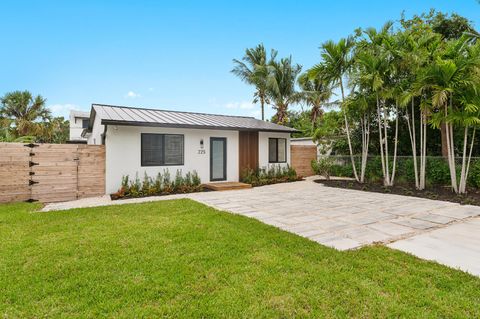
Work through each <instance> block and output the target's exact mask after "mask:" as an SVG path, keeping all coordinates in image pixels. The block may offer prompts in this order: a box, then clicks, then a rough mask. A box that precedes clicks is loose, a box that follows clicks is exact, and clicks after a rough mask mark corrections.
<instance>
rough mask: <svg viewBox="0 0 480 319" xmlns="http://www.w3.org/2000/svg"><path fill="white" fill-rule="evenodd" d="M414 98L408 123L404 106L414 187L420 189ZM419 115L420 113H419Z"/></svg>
mask: <svg viewBox="0 0 480 319" xmlns="http://www.w3.org/2000/svg"><path fill="white" fill-rule="evenodd" d="M414 106H415V100H414V98H413V97H412V113H411V114H412V115H411V116H412V122H411V124H410V115H409V113H408V107H407V108H406V112H407V127H408V134H409V136H410V144H411V146H412V156H413V172H414V175H415V188H416V189H420V181H419V175H418V165H417V137H416V135H415V109H414ZM420 116H421V115H420ZM421 131H422V128H421V127H420V132H421ZM420 145H422V142H421V140H420Z"/></svg>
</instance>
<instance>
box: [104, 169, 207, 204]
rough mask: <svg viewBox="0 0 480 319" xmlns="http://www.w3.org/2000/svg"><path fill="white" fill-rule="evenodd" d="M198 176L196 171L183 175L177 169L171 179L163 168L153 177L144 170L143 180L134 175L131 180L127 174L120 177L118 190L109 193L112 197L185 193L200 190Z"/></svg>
mask: <svg viewBox="0 0 480 319" xmlns="http://www.w3.org/2000/svg"><path fill="white" fill-rule="evenodd" d="M202 190H203V188H202V185H201V180H200V177H199V176H198V173H197V172H196V171H193V172H191V173H190V172H188V173H186V174H185V176H183V174H182V171H181V170H177V172H176V174H175V178H174V179H173V180H172V178H171V177H170V172H169V171H168V170H164V171H163V174H162V173H158V174H157V176H156V177H155V179H153V178H151V177H149V176H148V175H147V173H146V172H145V175H144V177H143V180H142V181H141V180H140V178H139V177H138V173H137V174H136V175H135V179H134V180H131V179H130V178H129V176H128V175H126V176H123V177H122V186H121V187H120V189H119V190H118V192H116V193H113V194H111V195H110V196H111V198H112V199H121V198H137V197H146V196H161V195H170V194H185V193H193V192H200V191H202Z"/></svg>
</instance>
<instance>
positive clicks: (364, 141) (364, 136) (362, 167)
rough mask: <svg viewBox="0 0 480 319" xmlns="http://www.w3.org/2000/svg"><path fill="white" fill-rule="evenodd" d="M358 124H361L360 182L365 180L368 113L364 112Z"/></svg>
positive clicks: (368, 132) (368, 138)
mask: <svg viewBox="0 0 480 319" xmlns="http://www.w3.org/2000/svg"><path fill="white" fill-rule="evenodd" d="M360 125H361V126H362V162H361V165H360V183H364V182H365V170H366V168H367V160H368V145H369V143H370V121H369V119H368V115H367V114H364V115H363V117H361V118H360Z"/></svg>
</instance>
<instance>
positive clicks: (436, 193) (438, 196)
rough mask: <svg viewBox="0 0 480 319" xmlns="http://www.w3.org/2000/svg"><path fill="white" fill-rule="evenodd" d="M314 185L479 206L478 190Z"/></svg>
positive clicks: (353, 183)
mask: <svg viewBox="0 0 480 319" xmlns="http://www.w3.org/2000/svg"><path fill="white" fill-rule="evenodd" d="M315 183H320V184H323V185H325V186H327V187H336V188H347V189H355V190H361V191H366V192H374V193H384V194H396V195H405V196H414V197H421V198H428V199H434V200H443V201H448V202H453V203H459V204H462V205H475V206H480V190H478V189H468V192H467V194H465V195H457V194H455V193H454V192H453V191H452V190H451V188H450V187H449V186H429V187H427V189H426V190H423V191H419V190H416V189H415V185H411V184H397V185H395V186H392V187H385V186H383V184H381V183H372V182H370V183H364V184H361V183H358V182H356V181H354V180H325V179H317V180H315Z"/></svg>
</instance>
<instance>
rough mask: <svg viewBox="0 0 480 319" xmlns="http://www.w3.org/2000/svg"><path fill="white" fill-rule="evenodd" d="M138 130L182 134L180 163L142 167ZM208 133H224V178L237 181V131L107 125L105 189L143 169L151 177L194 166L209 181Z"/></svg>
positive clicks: (172, 174)
mask: <svg viewBox="0 0 480 319" xmlns="http://www.w3.org/2000/svg"><path fill="white" fill-rule="evenodd" d="M96 122H97V121H96ZM97 131H101V132H103V126H102V125H100V130H98V129H97ZM94 133H95V127H94V130H93V131H92V135H91V137H90V138H91V139H92V142H93V136H95V134H94ZM141 133H157V134H162V133H167V134H183V135H184V165H182V166H147V167H142V166H141ZM210 137H225V138H226V139H227V167H226V172H227V179H226V181H229V182H236V181H238V178H239V176H238V158H239V156H238V131H226V130H204V129H183V128H160V127H158V128H157V127H140V126H118V125H117V126H115V125H109V126H108V129H107V133H106V141H105V147H106V176H105V178H106V179H105V182H106V193H107V194H111V193H113V192H116V191H117V190H118V189H119V187H120V183H121V179H122V176H124V175H129V176H130V178H135V174H136V173H138V176H139V178H140V179H142V178H143V176H144V173H145V172H146V173H147V175H148V176H150V177H152V178H154V177H155V176H156V175H157V174H158V173H163V171H164V170H165V169H168V170H169V171H170V175H171V177H172V178H174V177H175V173H176V172H177V169H181V170H182V173H183V174H185V173H187V172H189V171H190V172H192V171H193V170H196V171H197V172H198V175H199V176H200V179H201V181H202V183H208V182H210ZM201 139H203V143H204V148H203V149H204V150H205V153H204V154H200V152H199V150H201V148H200V140H201ZM96 140H97V141H96V142H97V143H101V141H100V142H99V138H98V137H97V138H96ZM100 140H101V138H100ZM89 141H90V140H89ZM267 143H268V141H267ZM89 144H90V142H89ZM267 151H268V149H267ZM267 156H268V154H267ZM267 159H268V157H267Z"/></svg>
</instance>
